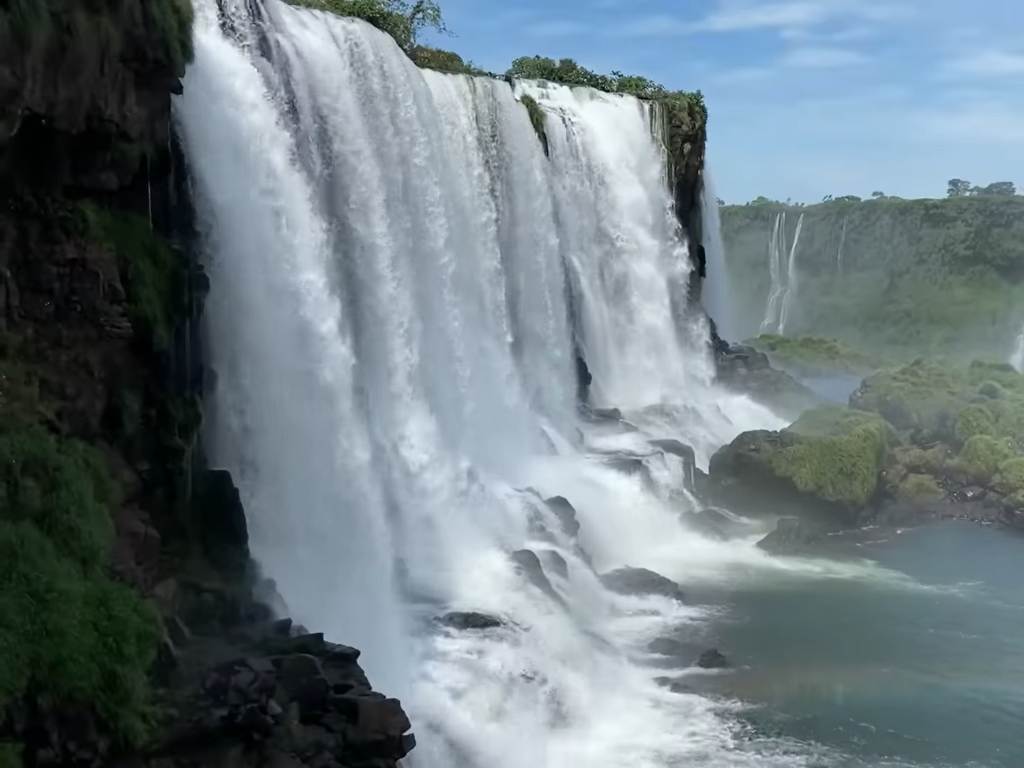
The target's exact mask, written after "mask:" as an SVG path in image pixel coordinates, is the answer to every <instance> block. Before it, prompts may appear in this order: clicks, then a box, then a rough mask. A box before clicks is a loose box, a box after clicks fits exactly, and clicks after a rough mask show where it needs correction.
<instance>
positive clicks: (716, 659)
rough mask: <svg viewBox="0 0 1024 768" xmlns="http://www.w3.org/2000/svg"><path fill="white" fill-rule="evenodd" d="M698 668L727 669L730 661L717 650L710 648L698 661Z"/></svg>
mask: <svg viewBox="0 0 1024 768" xmlns="http://www.w3.org/2000/svg"><path fill="white" fill-rule="evenodd" d="M697 666H698V667H700V668H701V669H725V668H726V667H728V666H729V660H728V659H727V658H726V657H725V656H724V655H723V654H722V653H721V652H720V651H719V650H718V649H717V648H710V649H708V650H706V651H704V653H702V654H701V655H700V657H699V658H698V659H697Z"/></svg>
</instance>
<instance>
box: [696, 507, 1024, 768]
mask: <svg viewBox="0 0 1024 768" xmlns="http://www.w3.org/2000/svg"><path fill="white" fill-rule="evenodd" d="M875 535H876V536H877V537H879V538H882V539H884V540H877V541H874V542H870V541H869V542H864V541H863V540H862V541H860V542H855V541H852V540H851V541H848V542H840V543H839V549H840V550H843V549H844V548H845V550H846V551H847V553H848V554H850V555H853V556H856V557H867V558H870V559H871V560H873V561H875V562H876V563H877V567H872V568H868V569H864V571H863V572H861V571H859V570H858V571H857V573H859V574H860V575H858V576H851V577H844V578H835V577H833V578H809V577H807V576H799V577H798V576H795V575H793V576H787V577H783V578H779V579H773V580H771V581H764V582H761V583H759V584H757V585H756V586H741V587H736V588H733V589H730V590H729V591H728V592H724V593H720V594H718V595H704V596H703V599H707V600H711V601H713V602H716V603H719V604H721V605H723V606H724V618H723V619H722V620H721V621H720V623H718V624H716V626H715V629H714V635H715V637H714V638H713V639H714V641H715V642H716V644H717V645H718V646H719V647H720V648H721V649H722V650H723V651H725V652H726V653H727V654H728V655H729V656H730V658H731V659H732V661H733V663H734V669H733V670H731V671H729V672H726V673H723V674H717V675H713V676H709V677H708V678H707V679H705V680H703V681H701V682H700V683H699V685H701V687H703V686H711V687H712V688H713V689H715V690H717V691H718V692H719V693H720V694H724V695H726V696H729V697H735V698H737V699H740V700H741V701H744V702H748V703H749V704H750V706H749V708H747V709H746V710H745V711H744V712H743V714H742V719H743V720H744V721H745V722H746V723H747V724H748V726H749V736H750V737H751V738H752V739H761V738H765V737H767V738H772V739H777V738H780V737H782V738H787V739H792V740H797V741H800V742H804V743H814V744H820V745H822V746H823V747H825V748H828V751H829V752H830V753H832V754H833V755H834V754H837V753H838V754H840V755H844V756H848V760H845V759H843V758H840V759H839V760H838V764H840V765H851V766H852V765H858V766H861V765H866V766H871V765H883V764H899V765H903V764H911V765H921V766H972V767H973V766H985V767H986V768H1021V767H1022V766H1024V537H1022V536H1020V535H1014V534H1012V533H1009V532H1006V531H1001V530H995V529H988V528H982V527H979V526H976V525H973V524H969V523H955V522H953V523H944V524H937V525H933V526H928V527H924V528H920V529H916V530H911V531H906V532H903V533H902V534H898V535H897V534H895V533H893V534H891V535H889V536H882V535H880V534H877V533H876V534H875ZM862 538H863V537H862ZM822 764H823V765H824V764H828V765H835V764H836V760H835V759H834V758H833V759H829V760H827V761H825V760H823V763H822Z"/></svg>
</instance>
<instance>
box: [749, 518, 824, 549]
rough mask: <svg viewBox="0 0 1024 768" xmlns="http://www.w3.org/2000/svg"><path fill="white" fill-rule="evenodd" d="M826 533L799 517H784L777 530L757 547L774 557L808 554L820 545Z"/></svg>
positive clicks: (758, 543) (776, 526)
mask: <svg viewBox="0 0 1024 768" xmlns="http://www.w3.org/2000/svg"><path fill="white" fill-rule="evenodd" d="M823 536H824V532H823V531H822V530H821V529H820V528H819V527H817V526H815V525H813V524H811V523H809V522H806V521H803V520H801V519H800V518H797V517H783V518H782V519H781V520H779V522H778V523H776V525H775V530H774V531H772V532H771V533H769V534H768V535H767V536H765V537H764V538H763V539H761V540H760V541H759V542H757V546H758V547H760V548H761V549H763V550H764V551H765V552H768V553H770V554H773V555H795V554H801V553H804V552H806V551H807V550H809V549H811V548H812V547H813V546H814V545H815V544H817V543H819V542H820V541H821V540H822V538H823Z"/></svg>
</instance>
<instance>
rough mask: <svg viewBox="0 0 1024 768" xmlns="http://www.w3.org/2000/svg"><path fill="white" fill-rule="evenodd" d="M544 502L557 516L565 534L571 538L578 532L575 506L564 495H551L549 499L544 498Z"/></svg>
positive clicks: (578, 525)
mask: <svg viewBox="0 0 1024 768" xmlns="http://www.w3.org/2000/svg"><path fill="white" fill-rule="evenodd" d="M544 503H545V504H547V507H548V509H550V510H551V511H552V512H553V513H554V515H555V517H557V518H558V521H559V522H560V523H561V524H562V530H563V531H565V535H566V536H569V537H570V538H573V537H575V536H576V535H577V534H578V533H579V532H580V524H579V521H578V520H577V519H576V508H575V507H574V506H573V505H572V503H571V502H570V501H569V500H568V499H567V498H565V496H552V497H551V498H550V499H544Z"/></svg>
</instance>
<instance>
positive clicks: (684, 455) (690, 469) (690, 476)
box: [650, 439, 697, 491]
mask: <svg viewBox="0 0 1024 768" xmlns="http://www.w3.org/2000/svg"><path fill="white" fill-rule="evenodd" d="M650 444H651V446H653V447H654V448H657V449H658V450H660V451H662V452H664V453H668V454H671V455H672V456H678V457H679V458H680V459H682V460H683V487H684V488H686V490H688V491H692V490H694V488H695V487H696V477H695V473H696V470H697V455H696V453H694V450H693V448H692V447H690V446H689V445H687V444H686V443H682V442H680V441H678V440H673V439H665V440H651V441H650Z"/></svg>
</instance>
